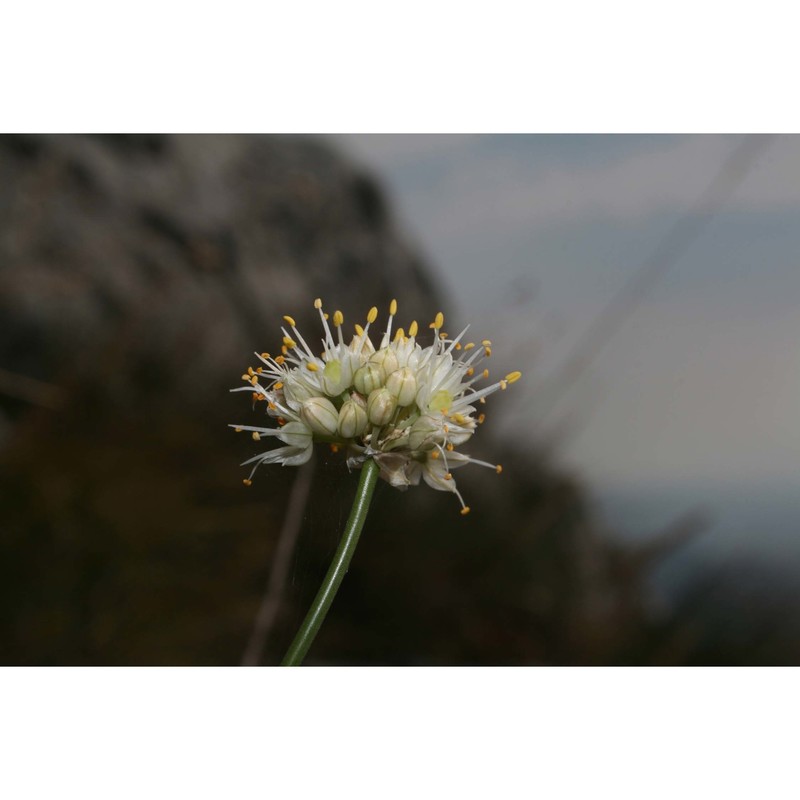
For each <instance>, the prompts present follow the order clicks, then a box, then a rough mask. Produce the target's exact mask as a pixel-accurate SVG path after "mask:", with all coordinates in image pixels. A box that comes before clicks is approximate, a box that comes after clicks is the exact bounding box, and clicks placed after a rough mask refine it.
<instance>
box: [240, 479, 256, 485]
mask: <svg viewBox="0 0 800 800" xmlns="http://www.w3.org/2000/svg"><path fill="white" fill-rule="evenodd" d="M242 483H243V484H244V485H245V486H252V485H253V481H251V480H250V478H245V479H244V480H243V481H242Z"/></svg>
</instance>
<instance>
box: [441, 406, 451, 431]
mask: <svg viewBox="0 0 800 800" xmlns="http://www.w3.org/2000/svg"><path fill="white" fill-rule="evenodd" d="M446 413H447V412H446V411H442V414H446ZM442 430H443V431H444V432H445V433H450V426H449V425H443V426H442Z"/></svg>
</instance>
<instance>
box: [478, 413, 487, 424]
mask: <svg viewBox="0 0 800 800" xmlns="http://www.w3.org/2000/svg"><path fill="white" fill-rule="evenodd" d="M485 420H486V414H480V415H479V416H478V425H483V423H484V422H485Z"/></svg>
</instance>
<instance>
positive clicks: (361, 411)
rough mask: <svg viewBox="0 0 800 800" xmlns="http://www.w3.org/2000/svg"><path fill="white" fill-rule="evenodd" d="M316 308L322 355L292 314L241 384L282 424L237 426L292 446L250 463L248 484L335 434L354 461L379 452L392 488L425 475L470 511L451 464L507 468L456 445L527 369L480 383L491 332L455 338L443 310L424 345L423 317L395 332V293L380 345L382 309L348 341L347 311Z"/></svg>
mask: <svg viewBox="0 0 800 800" xmlns="http://www.w3.org/2000/svg"><path fill="white" fill-rule="evenodd" d="M314 307H315V308H317V309H318V311H319V315H320V320H321V321H322V327H323V330H324V334H325V335H324V338H323V339H322V348H323V350H322V353H321V354H320V355H319V356H317V355H315V353H314V351H313V350H312V349H311V348H310V347H309V346H308V344H307V343H306V341H305V339H303V337H302V335H301V334H300V331H298V330H297V327H296V325H295V321H294V320H293V319H292V318H291V317H289V316H286V317H284V321H285V322H286V326H284V327H283V328H282V329H281V330H282V332H283V342H282V345H281V350H280V354H279V355H276V356H272V355H270V354H269V353H260V354H259V353H256V356H257V358H258V360H259V362H260V366H258V367H257V368H255V369H253V367H249V368H248V369H247V372H246V373H245V374H243V375H242V379H243V380H244V381H246V383H247V386H243V387H241V388H238V389H233V390H232V391H234V392H248V393H250V394H251V396H252V399H253V402H254V404H256V403H264V404H265V406H266V413H267V415H268V416H269V417H271V418H272V419H274V420H276V422H277V425H278V427H274V428H261V427H253V426H249V425H232V426H231V427H232V428H235V430H236V431H249V432H250V433H251V435H252V437H253V439H254V440H256V441H260V440H261V439H262V438H263V437H265V436H274V437H275V438H277V439H278V440H279V441H280V442H281V443H282V445H283V446H281V447H277V448H275V449H273V450H269V451H267V452H265V453H260V454H259V455H256V456H254V457H253V458H251V459H248V460H247V461H245V462H244V463H245V464H253V465H254V466H253V469H252V472H251V473H250V477H249V478H246V479H245V481H244V482H245V484H247V485H250V483H251V480H252V477H253V474H254V473H255V471H256V469H257V468H258V467H259V465H261V464H274V463H280V464H284V465H289V466H296V465H298V464H303V463H305V462H306V461H308V459H309V458H311V453H312V448H313V444H314V442H327V443H328V444H329V445H330V446H331V447H332V448H333V449H334V450H338V449H339V448H345V449H346V450H347V453H348V459H347V464H348V466H349V467H351V468H352V467H360V466H361V464H363V463H364V462H365V461H366V460H367V459H374V460H375V462H376V463H377V464H378V466H379V467H380V471H381V472H380V474H381V477H382V478H383V479H384V480H386V481H387V482H388V483H390V484H391V485H392V486H395V487H397V488H399V489H405V488H407V487H408V486H412V485H417V484H418V483H419V482H420V479H421V480H424V481H425V483H427V484H428V485H429V486H431V487H433V488H434V489H438V490H440V491H447V492H452V493H453V494H455V495H456V497H458V499H459V501H460V502H461V506H462V508H461V513H462V514H466V513H468V512H469V507H468V506H467V505H466V504H465V503H464V500H463V498H462V497H461V494H460V493H459V491H458V489H457V488H456V482H455V480H454V479H453V476H452V471H453V470H455V469H457V468H458V467H463V466H465V465H466V464H478V465H480V466H484V467H489V468H491V469H494V470H496V471H497V472H498V473H499V472H501V467H500V466H499V465H495V464H489V463H487V462H485V461H478V460H477V459H474V458H471V457H470V456H468V455H465V454H463V453H460V452H457V451H456V449H455V448H456V447H460V446H461V445H463V444H465V443H466V442H467V441H468V440H469V439H470V438H471V436H472V435H473V433H475V430H476V428H477V426H478V425H479V424H481V423H482V422H483V419H484V415H483V414H480V413H478V412H477V409H476V407H475V404H477V403H484V402H485V401H486V397H487V396H488V395H490V394H492V393H494V392H496V391H499V390H503V389H506V388H507V387H508V386H509V385H510V384H512V383H514V382H515V381H517V380H519V378H520V377H521V373H520V372H512V373H510V374H508V375H506V376H505V378H503V379H502V380H500V381H497V382H496V383H490V384H488V385H484V386H483V387H482V388H478V387H477V386H476V384H478V382H480V381H483V380H486V379H487V378H488V377H489V371H488V370H487V369H482V370H481V369H479V367H480V366H481V364H482V362H483V361H484V360H485V359H487V358H489V357H490V356H491V354H492V343H491V342H490V341H489V340H488V339H484V340H483V341H482V342H481V343H480V344H476V343H474V342H466V343H463V339H464V337H465V335H466V333H467V329H468V327H467V328H465V329H464V330H463V331H462V332H461V333H460V334H459V335H458V336H456V337H455V338H452V339H451V338H449V337H448V335H447V334H446V333H445V332H444V331H442V327H443V325H444V316H443V314H442V313H441V312H440V313H438V314H437V315H436V318H435V319H434V321H433V322H432V323H431V324H430V326H429V327H430V328H431V329H432V330H433V342H432V344H430V345H428V346H426V347H422V346H421V345H420V344H419V343H418V342H417V334H418V332H419V327H418V325H417V323H416V322H412V323H411V325H410V326H409V328H408V332H406V331H405V330H404V329H403V328H398V329H396V330H395V332H394V336H393V335H392V327H393V322H394V317H395V315H396V313H397V302H396V301H394V300H393V301H392V303H391V306H390V309H389V320H388V323H387V325H386V330H385V331H384V332H383V335H382V336H381V338H380V343H379V346H378V347H377V348H376V347H375V346H374V344H373V343H372V340H371V339H370V335H369V331H370V326H372V325H374V323H375V322H376V320H377V318H378V309H377V308H374V307H373V308H371V309H370V311H369V313H368V314H367V322H366V325H364V327H362V326H361V325H356V326H355V333H354V335H353V337H352V338H351V339H350V341H349V342H348V343H345V335H344V333H343V331H342V325H343V323H344V317H343V315H342V313H341V312H340V311H336V312H334V314H333V319H332V320H331V319H330V318H329V316H328V314H326V313H324V312H323V310H322V301H321V300H315V301H314ZM329 322H332V325H331V324H329Z"/></svg>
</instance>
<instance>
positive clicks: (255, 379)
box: [250, 375, 258, 386]
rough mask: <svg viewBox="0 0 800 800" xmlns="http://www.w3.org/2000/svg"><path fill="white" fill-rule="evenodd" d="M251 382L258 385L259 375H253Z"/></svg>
mask: <svg viewBox="0 0 800 800" xmlns="http://www.w3.org/2000/svg"><path fill="white" fill-rule="evenodd" d="M250 383H251V384H252V385H253V386H258V375H253V377H252V378H250Z"/></svg>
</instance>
